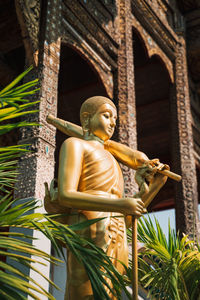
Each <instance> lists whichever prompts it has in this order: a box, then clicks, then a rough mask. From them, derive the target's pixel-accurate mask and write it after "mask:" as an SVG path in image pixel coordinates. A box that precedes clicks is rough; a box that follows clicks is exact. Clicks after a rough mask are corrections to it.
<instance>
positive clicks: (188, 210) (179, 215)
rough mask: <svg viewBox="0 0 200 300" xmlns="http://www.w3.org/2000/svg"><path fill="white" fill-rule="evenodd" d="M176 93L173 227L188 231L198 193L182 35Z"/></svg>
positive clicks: (195, 215)
mask: <svg viewBox="0 0 200 300" xmlns="http://www.w3.org/2000/svg"><path fill="white" fill-rule="evenodd" d="M175 69H176V97H175V98H173V99H171V107H172V109H171V112H172V149H173V160H174V168H175V170H177V171H178V172H181V174H182V181H181V183H180V184H176V185H175V191H176V202H175V207H176V225H177V230H180V231H181V232H184V233H185V234H189V235H190V236H192V235H193V233H196V232H197V230H198V226H199V225H198V224H199V220H198V206H197V204H198V196H197V181H196V171H195V159H194V154H193V136H192V126H191V120H192V119H191V110H190V99H189V87H188V78H187V67H186V49H185V41H184V38H182V37H180V42H179V43H178V44H177V47H176V62H175Z"/></svg>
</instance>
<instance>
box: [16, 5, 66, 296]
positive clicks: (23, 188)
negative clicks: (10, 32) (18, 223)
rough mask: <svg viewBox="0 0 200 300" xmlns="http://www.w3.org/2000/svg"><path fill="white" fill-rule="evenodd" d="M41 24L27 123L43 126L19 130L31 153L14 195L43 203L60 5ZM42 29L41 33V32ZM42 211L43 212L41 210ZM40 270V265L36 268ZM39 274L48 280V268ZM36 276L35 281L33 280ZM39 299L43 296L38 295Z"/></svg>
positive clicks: (42, 245) (46, 245)
mask: <svg viewBox="0 0 200 300" xmlns="http://www.w3.org/2000/svg"><path fill="white" fill-rule="evenodd" d="M41 20H42V24H41V28H42V30H41V33H40V49H39V63H38V67H37V68H35V69H34V70H33V71H32V73H31V74H30V75H29V78H28V80H29V79H33V78H39V86H40V90H39V92H38V94H37V95H35V96H34V99H31V100H40V103H39V105H38V108H39V112H38V113H36V114H34V115H30V116H28V117H27V119H29V120H30V121H36V122H39V123H40V124H41V125H42V126H39V127H33V128H32V127H31V128H30V127H29V128H23V129H22V131H21V140H20V143H21V144H30V148H31V150H32V152H31V153H28V154H27V155H26V156H25V157H23V158H22V159H21V160H20V163H19V169H18V170H19V173H20V175H19V177H18V182H17V184H16V192H15V196H16V197H17V198H21V199H23V201H26V200H28V199H31V198H37V199H40V200H41V201H43V198H44V182H45V181H46V182H48V183H50V181H51V180H52V179H53V178H54V164H55V162H54V150H55V133H56V131H55V129H54V128H53V127H51V126H50V125H48V124H47V123H46V121H45V119H46V116H47V114H49V113H51V114H53V115H56V113H57V87H58V73H59V64H60V61H59V57H60V27H61V2H60V1H53V0H48V2H46V6H45V7H43V12H42V17H41ZM43 29H44V30H43ZM40 212H44V209H40ZM33 236H34V237H37V238H41V239H40V240H39V241H38V240H37V241H34V245H35V246H36V247H37V248H39V249H42V250H44V251H46V252H49V253H50V251H51V245H50V242H49V241H48V240H45V238H44V236H41V235H40V234H38V232H33ZM39 268H40V270H41V266H39ZM30 272H31V274H30V276H31V278H34V279H35V280H36V281H38V280H39V281H40V284H41V285H42V286H43V287H44V288H46V289H47V290H48V283H47V282H46V281H45V280H44V279H43V278H42V277H41V278H39V277H38V275H36V274H34V272H33V271H32V270H31V271H30ZM42 272H43V273H44V274H45V275H46V276H47V277H48V276H49V266H47V268H46V270H45V269H44V270H42ZM36 277H37V278H36ZM39 297H40V299H46V297H42V296H41V295H40V296H39Z"/></svg>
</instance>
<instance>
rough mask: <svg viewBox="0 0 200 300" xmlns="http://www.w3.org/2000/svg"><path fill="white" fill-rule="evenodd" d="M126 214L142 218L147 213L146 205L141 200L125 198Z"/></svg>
mask: <svg viewBox="0 0 200 300" xmlns="http://www.w3.org/2000/svg"><path fill="white" fill-rule="evenodd" d="M124 200H125V205H124V208H125V214H126V215H133V216H136V217H141V215H142V214H143V213H145V212H146V209H145V208H144V203H143V201H142V200H141V199H140V198H125V199H124Z"/></svg>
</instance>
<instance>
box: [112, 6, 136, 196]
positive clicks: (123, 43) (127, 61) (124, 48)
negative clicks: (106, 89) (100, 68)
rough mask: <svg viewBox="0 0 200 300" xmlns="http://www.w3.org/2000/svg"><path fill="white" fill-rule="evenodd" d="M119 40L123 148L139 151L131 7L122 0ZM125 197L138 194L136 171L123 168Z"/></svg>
mask: <svg viewBox="0 0 200 300" xmlns="http://www.w3.org/2000/svg"><path fill="white" fill-rule="evenodd" d="M118 7H119V38H120V46H119V52H118V72H117V78H116V82H115V97H118V115H119V116H118V118H119V123H118V138H119V141H120V142H121V143H122V144H126V145H129V146H130V147H131V148H134V149H135V148H136V147H137V137H136V108H135V86H134V68H133V45H132V26H131V3H130V1H127V0H120V1H119V4H118ZM122 169H123V174H124V181H125V193H126V195H129V196H131V195H133V192H134V191H135V190H136V186H135V181H134V171H133V170H130V169H129V168H128V167H126V166H122Z"/></svg>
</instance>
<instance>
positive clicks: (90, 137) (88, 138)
mask: <svg viewBox="0 0 200 300" xmlns="http://www.w3.org/2000/svg"><path fill="white" fill-rule="evenodd" d="M84 140H85V141H97V142H99V143H101V144H102V145H103V144H104V141H103V140H102V139H100V138H99V137H98V136H96V135H94V134H89V135H84Z"/></svg>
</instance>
